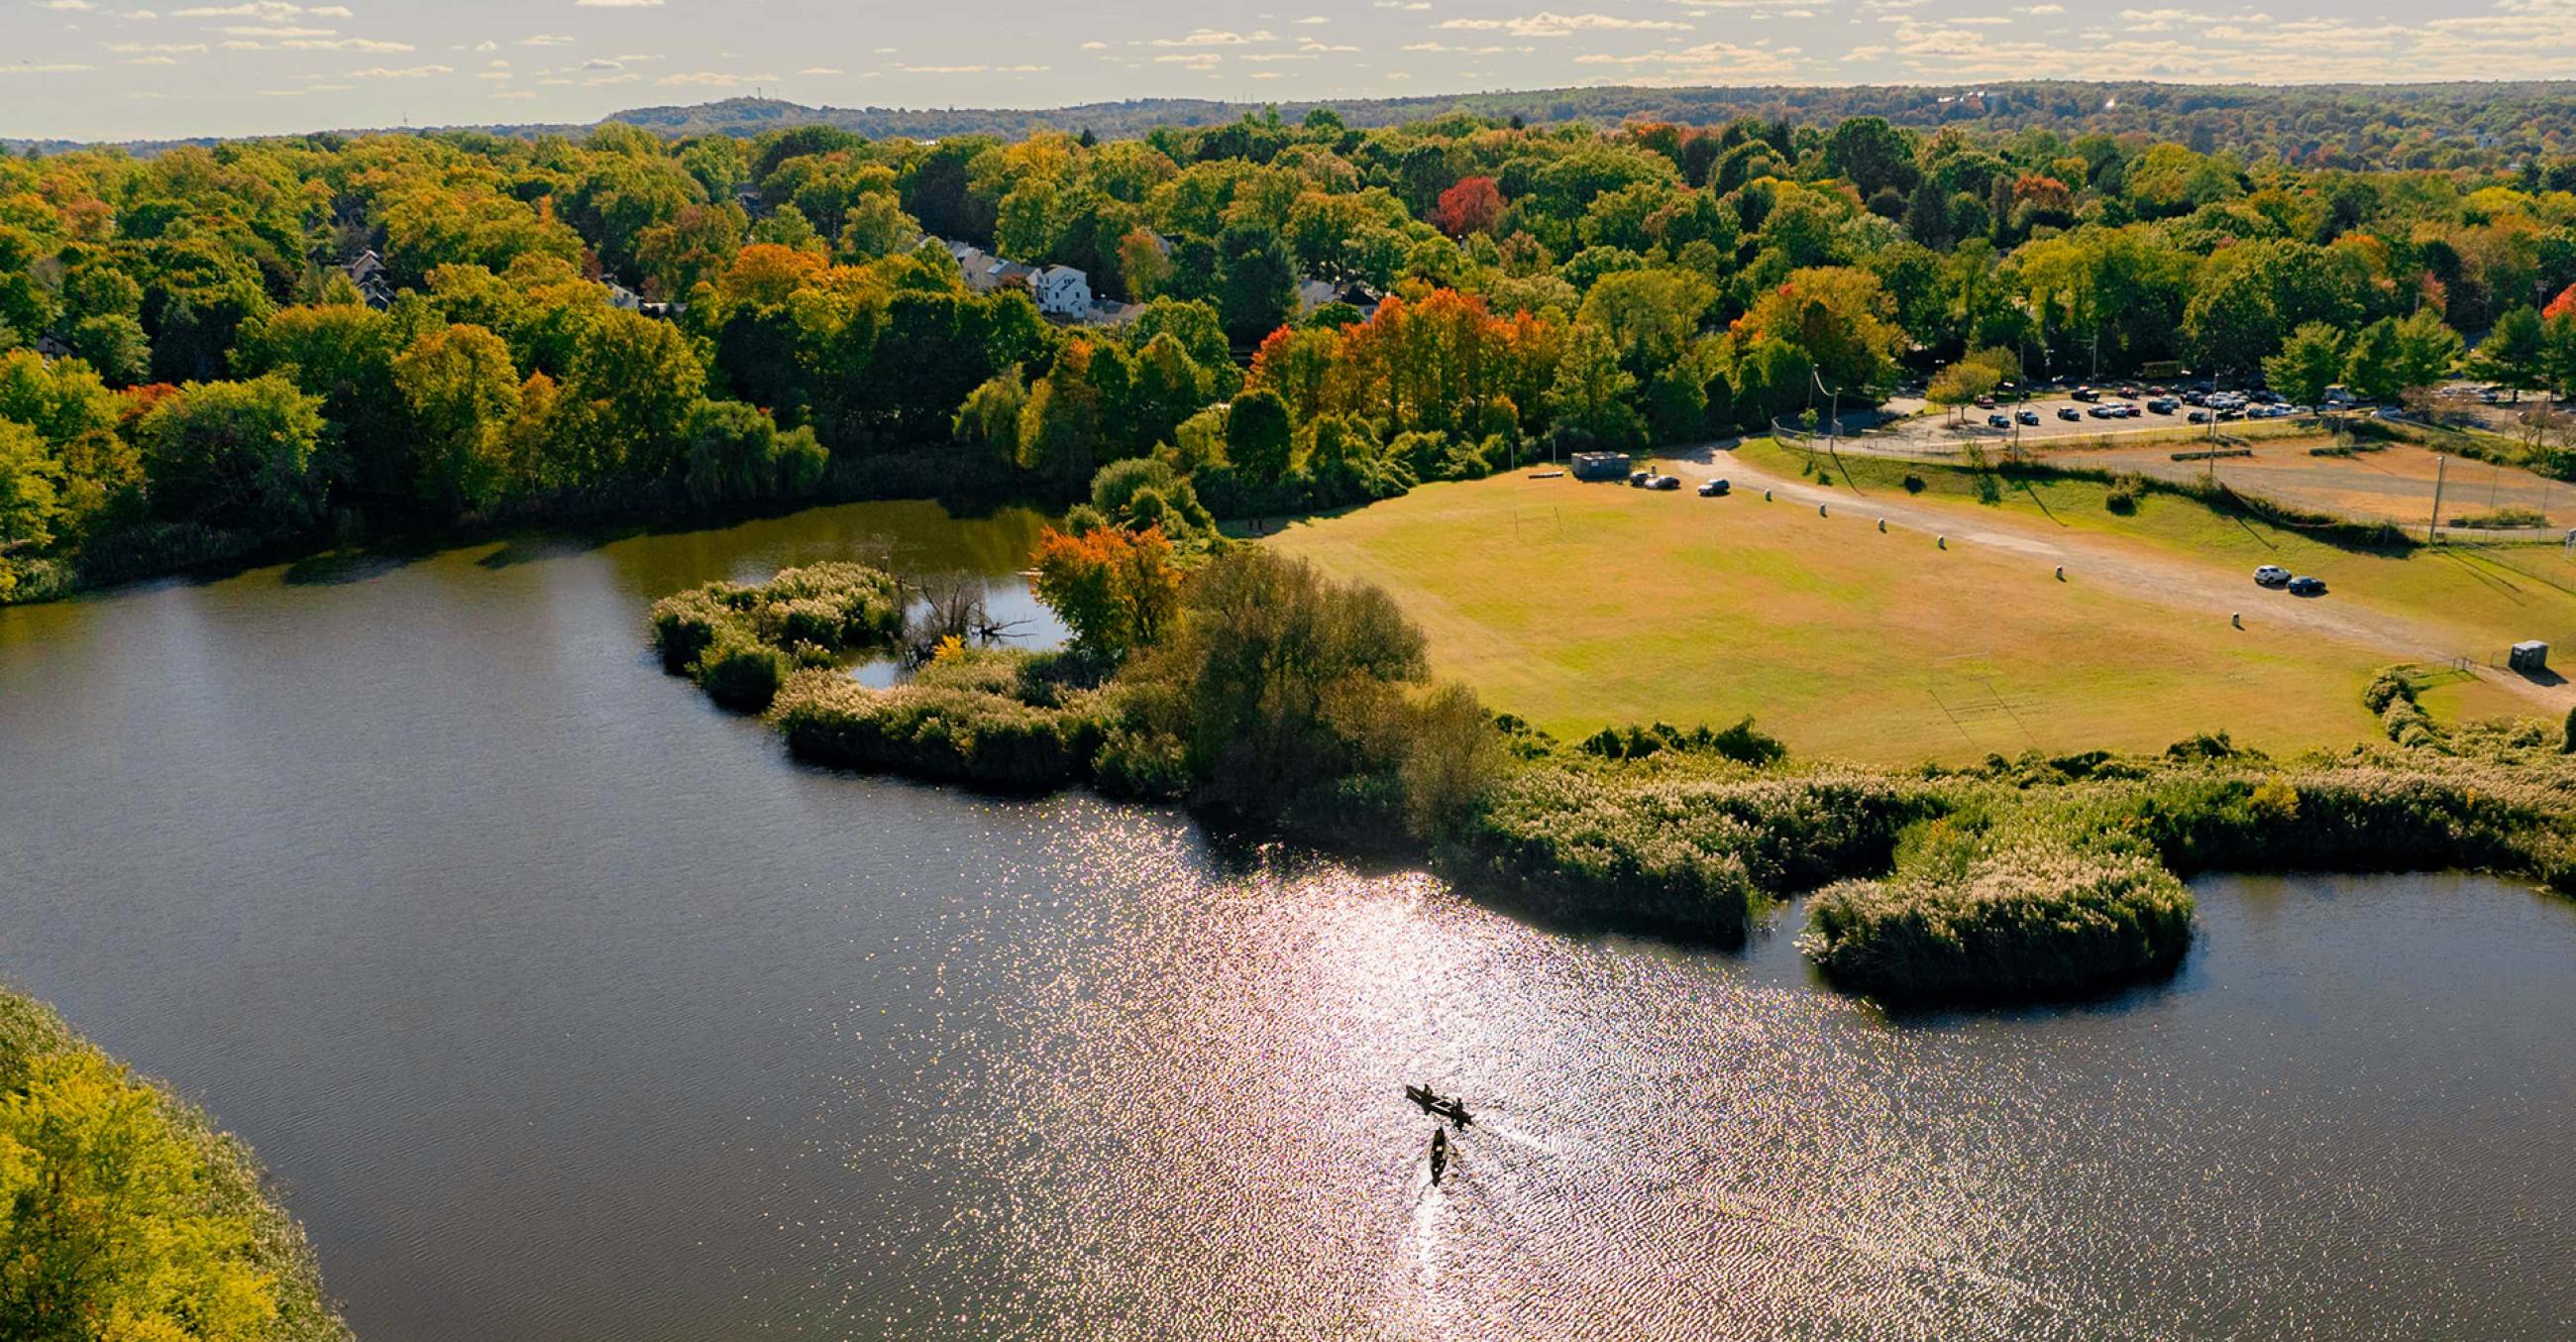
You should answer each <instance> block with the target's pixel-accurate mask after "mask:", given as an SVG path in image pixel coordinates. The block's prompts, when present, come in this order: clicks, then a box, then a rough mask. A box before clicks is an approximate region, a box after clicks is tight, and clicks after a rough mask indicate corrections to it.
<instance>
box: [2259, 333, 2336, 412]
mask: <svg viewBox="0 0 2576 1342" xmlns="http://www.w3.org/2000/svg"><path fill="white" fill-rule="evenodd" d="M2343 368H2344V350H2343V332H2341V331H2339V330H2336V329H2335V328H2334V327H2332V326H2329V325H2327V324H2326V323H2324V322H2308V323H2306V324H2304V325H2302V326H2301V327H2299V329H2297V330H2295V331H2292V332H2291V333H2290V338H2289V340H2288V341H2287V342H2285V343H2284V344H2283V345H2282V346H2281V352H2280V353H2278V354H2275V355H2273V356H2272V357H2270V358H2268V359H2265V360H2264V361H2263V378H2264V380H2265V381H2266V382H2269V383H2270V384H2271V386H2272V390H2274V391H2277V392H2279V393H2281V394H2282V395H2283V396H2286V397H2288V398H2290V400H2291V401H2292V402H2293V403H2295V404H2298V405H2315V404H2316V403H2318V402H2319V401H2322V400H2324V399H2325V398H2326V388H2328V387H2331V386H2333V385H2334V384H2335V383H2336V382H2337V381H2339V380H2341V379H2342V377H2343Z"/></svg>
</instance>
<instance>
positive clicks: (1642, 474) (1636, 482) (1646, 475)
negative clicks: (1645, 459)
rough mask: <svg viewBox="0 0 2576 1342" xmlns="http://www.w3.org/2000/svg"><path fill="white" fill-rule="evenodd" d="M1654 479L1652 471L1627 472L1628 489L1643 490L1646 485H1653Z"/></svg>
mask: <svg viewBox="0 0 2576 1342" xmlns="http://www.w3.org/2000/svg"><path fill="white" fill-rule="evenodd" d="M1654 479H1655V473H1654V472H1653V471H1630V472H1628V487H1629V488H1631V489H1644V488H1645V487H1646V486H1647V485H1650V484H1652V483H1654Z"/></svg>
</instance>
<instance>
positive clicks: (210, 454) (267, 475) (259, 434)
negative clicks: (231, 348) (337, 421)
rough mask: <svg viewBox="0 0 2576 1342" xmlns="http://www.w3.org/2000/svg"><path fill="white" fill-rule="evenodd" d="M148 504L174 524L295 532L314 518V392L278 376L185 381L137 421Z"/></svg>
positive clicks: (317, 498)
mask: <svg viewBox="0 0 2576 1342" xmlns="http://www.w3.org/2000/svg"><path fill="white" fill-rule="evenodd" d="M135 434H136V438H137V446H138V447H140V448H141V449H142V453H143V468H144V473H145V477H146V480H147V488H148V490H149V496H150V500H151V506H152V510H153V511H154V512H155V513H157V514H159V515H160V516H162V517H164V518H167V519H169V520H171V521H176V522H196V523H202V524H203V525H206V526H210V527H217V528H244V529H249V530H256V531H291V530H298V529H301V528H303V527H307V526H310V525H311V524H312V523H313V522H314V521H315V520H316V519H317V518H318V517H319V516H320V515H321V510H322V500H323V483H322V480H321V477H320V476H319V475H318V474H316V473H315V471H314V469H313V452H314V448H315V447H316V446H317V445H318V444H319V443H320V442H321V439H322V411H321V401H320V400H319V398H316V397H312V396H307V395H305V394H304V393H303V392H301V391H298V390H296V388H295V384H294V383H292V382H289V381H288V380H287V379H286V378H285V377H284V376H282V375H280V374H276V373H270V374H266V375H264V376H261V377H256V378H253V379H251V380H250V381H247V382H191V383H188V384H187V385H185V386H183V387H181V388H180V389H179V394H178V395H176V396H173V397H171V398H170V399H168V400H166V401H164V402H162V403H161V404H160V405H159V406H157V407H155V408H154V409H153V411H152V412H151V413H150V414H148V415H145V416H144V417H143V422H142V423H141V424H140V425H138V426H137V427H136V430H135Z"/></svg>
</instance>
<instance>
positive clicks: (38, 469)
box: [0, 419, 62, 599]
mask: <svg viewBox="0 0 2576 1342" xmlns="http://www.w3.org/2000/svg"><path fill="white" fill-rule="evenodd" d="M61 478H62V468H61V467H60V466H59V465H58V464H56V462H55V461H54V458H53V454H52V453H51V452H49V451H48V450H46V447H45V440H44V439H43V438H41V437H39V436H37V433H36V431H35V430H34V429H31V428H28V427H27V426H26V425H24V424H18V423H13V422H11V421H9V420H5V419H0V599H5V598H6V597H8V595H9V594H10V593H12V592H14V591H16V590H17V589H18V579H19V572H20V570H21V568H22V567H23V566H24V564H25V563H26V561H27V560H29V559H31V558H34V557H35V556H37V555H38V554H39V553H41V552H42V551H43V550H44V549H45V547H47V546H49V545H51V544H53V543H54V523H55V519H56V518H57V517H59V516H60V514H61V511H62V502H61V497H62V496H61V494H60V492H59V491H58V490H57V489H56V488H55V486H56V484H57V482H59V481H60V479H61Z"/></svg>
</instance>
